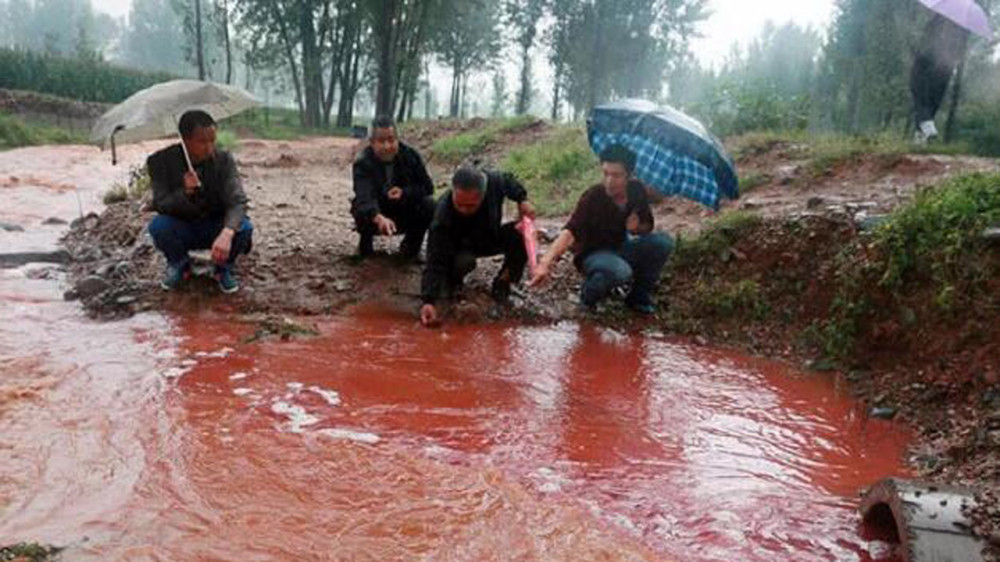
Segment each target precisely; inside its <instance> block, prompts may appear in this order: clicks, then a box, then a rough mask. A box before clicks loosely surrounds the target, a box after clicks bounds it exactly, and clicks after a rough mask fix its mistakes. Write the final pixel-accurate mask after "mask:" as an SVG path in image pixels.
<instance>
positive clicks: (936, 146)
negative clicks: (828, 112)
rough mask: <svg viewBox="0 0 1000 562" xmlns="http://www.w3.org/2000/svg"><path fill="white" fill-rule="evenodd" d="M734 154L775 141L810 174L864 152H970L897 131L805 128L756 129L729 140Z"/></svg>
mask: <svg viewBox="0 0 1000 562" xmlns="http://www.w3.org/2000/svg"><path fill="white" fill-rule="evenodd" d="M730 144H731V145H732V146H734V147H735V148H734V150H733V152H734V155H735V156H736V157H742V156H747V155H752V154H756V153H760V152H766V151H767V150H770V149H771V148H772V147H773V146H775V145H778V144H787V145H792V147H793V152H792V154H791V156H793V157H798V158H803V159H809V161H810V162H809V164H808V170H809V172H810V173H811V174H812V175H814V176H819V175H822V174H824V173H826V172H827V171H828V170H830V169H832V168H833V167H835V166H837V165H839V164H842V163H844V162H849V161H851V160H855V159H857V158H860V157H861V156H865V155H874V156H881V157H897V156H901V155H903V154H946V155H958V154H972V153H973V152H974V151H973V150H972V147H970V146H969V145H968V144H966V143H952V144H942V143H931V144H928V145H925V146H917V145H915V144H913V143H911V142H909V140H908V139H905V138H902V137H900V136H899V135H897V134H891V133H883V134H878V135H863V136H853V135H845V134H838V133H818V134H817V133H810V132H808V131H759V132H753V133H747V134H744V135H740V136H738V137H733V138H732V139H730Z"/></svg>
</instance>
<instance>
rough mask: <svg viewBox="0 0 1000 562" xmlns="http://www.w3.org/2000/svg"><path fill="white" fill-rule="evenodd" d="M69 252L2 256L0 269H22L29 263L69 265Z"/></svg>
mask: <svg viewBox="0 0 1000 562" xmlns="http://www.w3.org/2000/svg"><path fill="white" fill-rule="evenodd" d="M69 260H70V256H69V252H67V251H66V250H56V251H54V252H21V253H15V254H0V268H7V267H21V266H22V265H25V264H29V263H60V264H61V263H67V262H69Z"/></svg>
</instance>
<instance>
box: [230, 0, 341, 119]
mask: <svg viewBox="0 0 1000 562" xmlns="http://www.w3.org/2000/svg"><path fill="white" fill-rule="evenodd" d="M333 9H334V6H333V2H332V0H243V1H241V2H240V3H239V14H240V21H241V26H242V27H243V28H244V29H246V31H247V32H248V33H250V34H253V35H254V36H255V37H257V38H258V39H259V41H257V42H255V46H256V48H257V49H258V51H257V53H255V56H254V57H253V58H254V60H255V62H256V63H259V64H260V65H261V66H263V67H266V68H278V67H280V66H282V65H287V67H286V68H287V72H288V74H289V75H290V77H291V82H292V85H293V87H294V89H295V101H296V103H297V104H298V107H299V116H300V119H301V122H302V125H303V126H305V127H319V126H320V125H321V124H322V123H323V118H322V106H323V100H324V92H325V89H324V77H323V57H324V55H325V53H326V51H327V50H328V49H327V46H326V38H327V36H328V33H329V32H330V26H331V25H332V23H331V22H332V20H331V18H332V14H331V10H333Z"/></svg>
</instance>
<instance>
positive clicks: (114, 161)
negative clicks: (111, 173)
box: [111, 125, 125, 166]
mask: <svg viewBox="0 0 1000 562" xmlns="http://www.w3.org/2000/svg"><path fill="white" fill-rule="evenodd" d="M124 129H125V125H118V126H117V127H115V130H113V131H111V165H112V166H117V165H118V150H117V147H115V135H117V134H118V131H122V130H124Z"/></svg>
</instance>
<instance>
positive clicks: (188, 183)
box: [184, 170, 201, 195]
mask: <svg viewBox="0 0 1000 562" xmlns="http://www.w3.org/2000/svg"><path fill="white" fill-rule="evenodd" d="M200 185H201V180H199V179H198V174H196V173H194V172H192V171H191V170H188V171H186V172H184V193H186V194H187V195H194V194H195V192H196V191H198V186H200Z"/></svg>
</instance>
